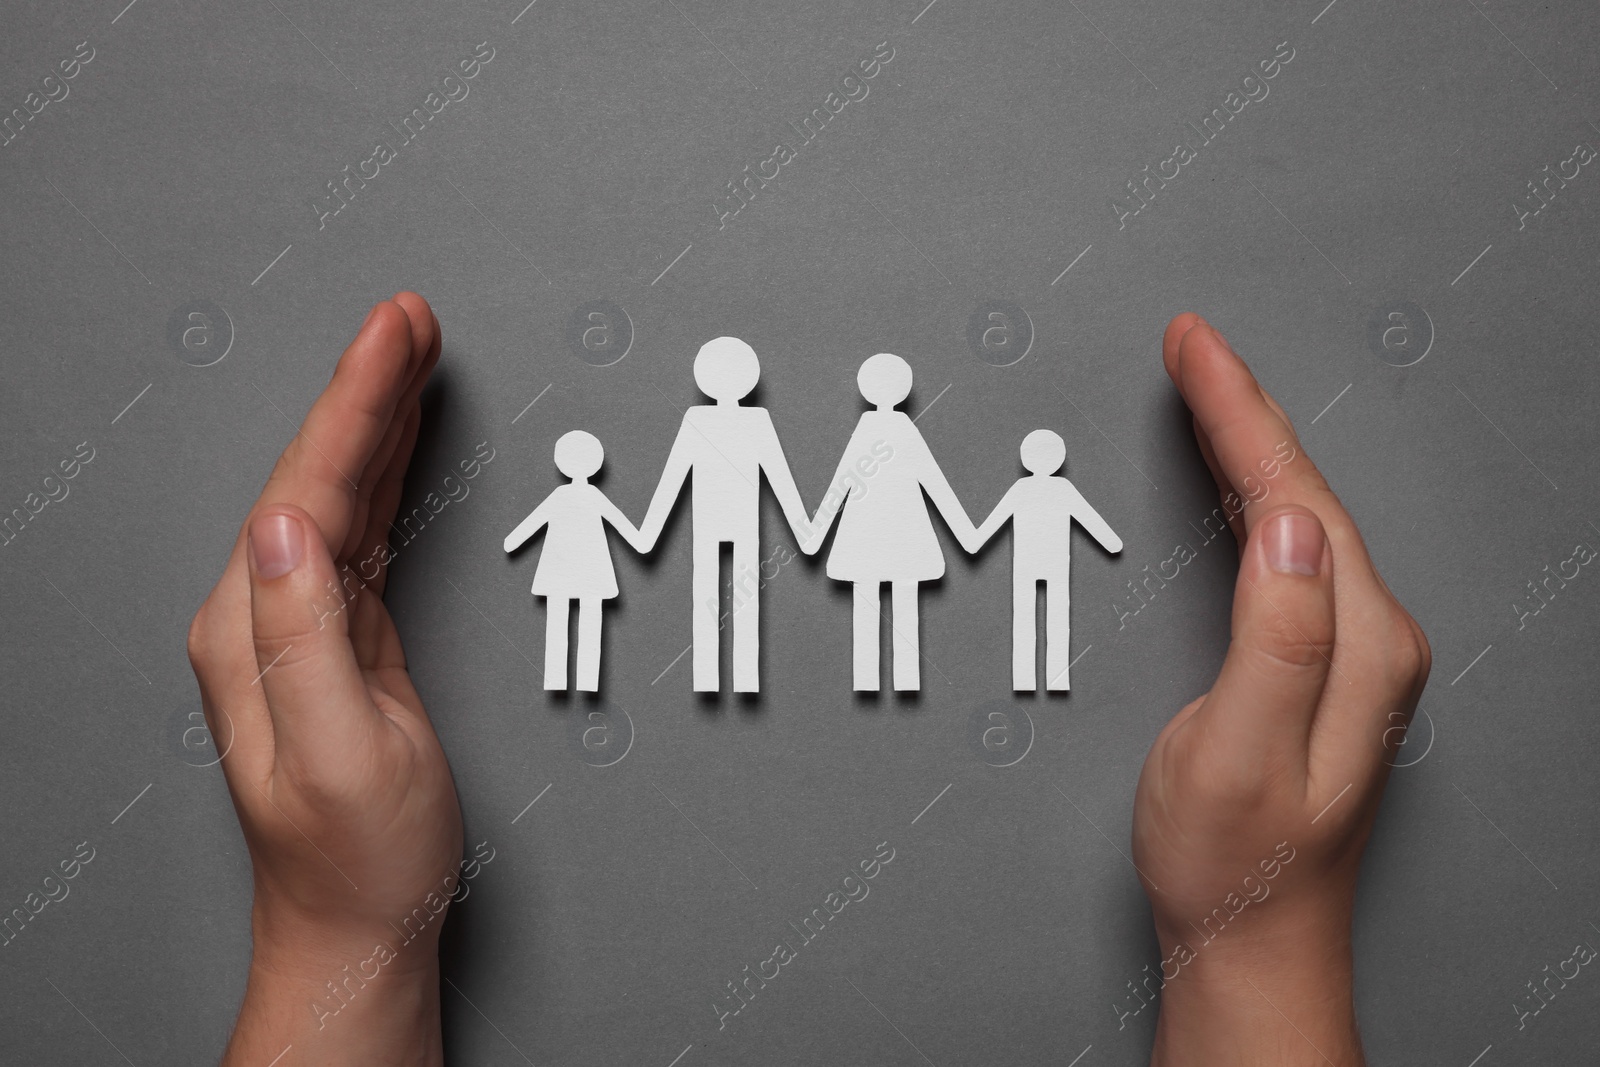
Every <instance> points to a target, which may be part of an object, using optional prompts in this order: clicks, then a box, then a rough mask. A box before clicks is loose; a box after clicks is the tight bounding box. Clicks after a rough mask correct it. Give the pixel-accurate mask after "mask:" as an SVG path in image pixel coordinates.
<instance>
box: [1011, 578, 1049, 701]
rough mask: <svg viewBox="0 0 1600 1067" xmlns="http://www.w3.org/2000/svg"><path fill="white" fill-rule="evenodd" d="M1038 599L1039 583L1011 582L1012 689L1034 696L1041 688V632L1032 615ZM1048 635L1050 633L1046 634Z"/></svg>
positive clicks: (1030, 579) (1021, 579)
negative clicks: (1032, 693) (1039, 633)
mask: <svg viewBox="0 0 1600 1067" xmlns="http://www.w3.org/2000/svg"><path fill="white" fill-rule="evenodd" d="M1038 598H1039V588H1038V583H1037V582H1036V581H1034V580H1033V579H1032V578H1030V577H1023V576H1022V575H1014V576H1013V577H1012V579H1011V688H1012V689H1013V690H1014V691H1016V692H1018V693H1031V692H1033V691H1034V690H1035V689H1037V688H1039V681H1038V677H1037V673H1038V666H1037V664H1038V652H1037V648H1038V642H1039V637H1038V631H1037V628H1036V627H1035V625H1034V621H1033V616H1034V611H1035V610H1036V605H1037V603H1038ZM1046 633H1047V634H1048V630H1047V631H1046Z"/></svg>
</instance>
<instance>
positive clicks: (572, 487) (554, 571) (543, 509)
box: [505, 430, 654, 693]
mask: <svg viewBox="0 0 1600 1067" xmlns="http://www.w3.org/2000/svg"><path fill="white" fill-rule="evenodd" d="M605 456H606V454H605V449H604V448H602V447H601V446H600V441H599V440H598V439H597V438H596V437H595V436H594V435H593V434H590V433H585V432H584V431H583V430H573V431H571V432H570V433H565V434H562V435H561V439H560V440H558V441H557V442H556V449H555V461H556V469H558V470H559V471H560V472H561V473H562V474H564V475H566V476H567V477H568V478H570V479H572V481H571V482H570V483H568V484H567V485H563V486H560V487H559V488H557V489H556V490H555V491H554V492H552V493H551V494H550V495H549V496H547V497H545V499H544V502H543V503H541V504H540V505H539V506H538V507H536V508H534V509H533V513H532V514H530V515H529V516H528V517H527V518H525V519H523V520H522V521H521V522H520V523H518V524H517V528H516V529H515V530H512V531H511V533H510V534H509V535H507V537H506V542H505V548H506V551H507V552H513V551H515V550H516V549H517V548H518V547H519V546H520V545H522V544H523V542H525V541H527V540H528V539H529V538H531V537H533V536H534V535H535V534H537V533H538V532H539V531H540V530H541V529H544V528H546V527H548V529H547V530H546V533H545V538H544V551H543V552H542V553H541V554H540V556H539V568H538V570H536V571H535V572H534V576H533V594H534V596H542V597H544V598H545V631H544V687H545V688H546V689H563V690H564V689H566V688H567V627H568V622H569V620H570V618H571V612H572V602H573V601H577V602H578V672H577V673H578V677H577V688H578V689H579V690H580V691H582V692H587V693H593V692H597V691H598V690H599V688H600V635H601V626H600V610H601V602H602V601H605V600H610V599H612V598H614V597H615V596H616V595H617V575H616V571H615V570H614V569H613V567H612V565H611V548H610V545H609V544H608V543H607V540H606V528H605V523H608V522H609V523H610V524H611V525H612V526H614V527H616V528H617V531H618V532H619V533H621V534H622V536H623V537H624V538H625V539H626V540H627V542H628V544H630V545H632V546H633V548H634V550H635V551H637V552H648V551H650V548H651V546H652V545H653V544H654V541H653V540H649V541H647V540H646V539H645V537H644V536H643V535H642V534H641V533H640V532H639V531H638V530H637V529H635V528H634V525H633V523H631V522H629V521H628V517H627V516H626V515H624V514H623V513H622V512H621V511H620V510H619V509H618V508H617V506H616V505H615V504H613V503H612V502H611V500H610V499H609V498H608V497H607V496H606V495H605V493H603V492H601V491H600V489H599V488H597V487H596V486H593V485H591V484H589V478H590V477H591V476H593V475H594V473H595V472H596V471H598V470H599V469H600V465H601V464H602V463H604V462H605Z"/></svg>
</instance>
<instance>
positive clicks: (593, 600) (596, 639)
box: [578, 597, 605, 693]
mask: <svg viewBox="0 0 1600 1067" xmlns="http://www.w3.org/2000/svg"><path fill="white" fill-rule="evenodd" d="M604 604H605V601H603V600H601V599H600V598H599V597H584V598H583V599H582V600H580V601H578V690H579V691H580V692H583V693H598V692H599V691H600V618H601V616H600V612H601V610H602V606H603V605H604Z"/></svg>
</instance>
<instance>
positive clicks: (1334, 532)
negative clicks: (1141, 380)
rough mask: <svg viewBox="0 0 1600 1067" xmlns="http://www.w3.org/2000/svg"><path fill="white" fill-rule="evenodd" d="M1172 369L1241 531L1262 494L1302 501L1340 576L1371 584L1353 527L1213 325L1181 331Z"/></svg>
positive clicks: (1251, 523)
mask: <svg viewBox="0 0 1600 1067" xmlns="http://www.w3.org/2000/svg"><path fill="white" fill-rule="evenodd" d="M1169 366H1170V365H1169ZM1175 371H1176V373H1175V374H1174V377H1173V380H1174V381H1175V382H1176V383H1177V386H1178V390H1179V392H1181V393H1182V394H1183V399H1184V401H1185V402H1186V403H1187V404H1188V405H1189V410H1191V411H1192V412H1194V416H1195V420H1196V422H1198V423H1199V425H1200V428H1201V429H1202V430H1203V431H1204V432H1205V435H1206V438H1207V439H1208V440H1209V441H1210V443H1211V448H1212V451H1213V453H1214V455H1215V456H1216V461H1217V466H1218V468H1219V469H1220V471H1221V473H1222V474H1223V475H1224V476H1225V477H1226V478H1227V479H1228V481H1229V482H1230V483H1232V485H1233V487H1234V489H1235V491H1236V492H1238V493H1239V495H1240V497H1241V498H1242V500H1243V505H1242V507H1243V515H1244V523H1245V531H1246V534H1248V533H1249V532H1250V531H1251V530H1253V529H1254V528H1255V526H1256V523H1257V522H1258V521H1259V520H1260V517H1261V515H1262V509H1261V508H1260V507H1258V506H1257V505H1259V504H1260V503H1261V502H1263V501H1265V500H1266V499H1267V498H1268V497H1271V498H1273V503H1274V506H1276V505H1277V504H1300V505H1303V506H1305V507H1308V508H1310V509H1311V510H1312V511H1314V512H1316V514H1317V518H1318V519H1320V520H1321V521H1322V524H1323V527H1324V528H1325V529H1326V530H1327V533H1328V538H1329V541H1330V542H1331V543H1332V545H1333V549H1334V552H1335V553H1336V554H1337V555H1338V556H1339V557H1340V559H1339V566H1340V570H1341V572H1342V575H1343V576H1344V577H1346V578H1349V577H1360V578H1361V579H1362V580H1364V581H1367V582H1377V574H1376V572H1375V571H1374V570H1373V569H1372V561H1371V559H1370V558H1369V557H1368V555H1367V548H1366V545H1365V543H1363V542H1362V540H1361V534H1360V532H1359V531H1358V530H1357V529H1356V526H1355V523H1354V521H1352V520H1351V518H1350V515H1349V513H1348V512H1346V511H1345V509H1344V505H1343V504H1342V503H1340V501H1339V498H1338V497H1337V496H1336V495H1334V492H1333V490H1332V489H1330V488H1329V487H1328V483H1327V480H1326V479H1324V478H1323V476H1322V472H1321V471H1319V470H1318V469H1317V466H1316V464H1315V463H1313V462H1312V461H1311V457H1310V456H1308V455H1306V453H1305V448H1304V447H1303V446H1302V445H1301V444H1300V439H1299V437H1298V436H1297V435H1296V434H1295V432H1294V427H1293V425H1291V424H1290V422H1289V420H1288V418H1286V417H1285V416H1284V414H1283V411H1282V409H1281V408H1279V407H1278V406H1277V405H1276V404H1275V403H1273V401H1272V399H1271V398H1270V397H1269V396H1267V394H1266V392H1265V391H1264V390H1263V389H1262V388H1261V386H1260V384H1259V383H1258V382H1257V381H1256V379H1255V375H1253V374H1251V373H1250V368H1249V367H1247V366H1246V365H1245V363H1244V360H1242V359H1240V358H1239V357H1238V355H1237V354H1235V352H1234V351H1233V349H1232V347H1231V346H1229V344H1228V342H1227V341H1226V340H1224V339H1223V337H1222V335H1221V334H1220V333H1218V332H1217V331H1216V329H1215V328H1214V327H1213V326H1211V325H1210V324H1209V323H1205V322H1200V323H1197V324H1195V325H1194V326H1193V327H1192V328H1190V329H1189V330H1188V331H1187V332H1185V333H1184V335H1183V338H1182V340H1181V341H1180V342H1179V344H1178V351H1177V361H1176V367H1175ZM1384 591H1385V593H1387V589H1385V590H1384Z"/></svg>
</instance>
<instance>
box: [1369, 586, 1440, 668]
mask: <svg viewBox="0 0 1600 1067" xmlns="http://www.w3.org/2000/svg"><path fill="white" fill-rule="evenodd" d="M1375 636H1376V637H1377V640H1378V653H1377V656H1376V657H1375V659H1376V660H1377V663H1376V664H1375V666H1376V667H1377V668H1378V670H1379V672H1380V675H1381V677H1382V678H1383V679H1384V680H1385V681H1386V682H1388V683H1389V684H1390V685H1391V686H1394V687H1396V688H1404V689H1411V688H1413V687H1415V686H1416V685H1417V684H1419V683H1420V682H1422V681H1424V680H1425V679H1426V678H1427V677H1428V673H1429V671H1430V670H1431V669H1432V667H1433V650H1432V649H1431V648H1430V647H1429V645H1428V638H1427V636H1426V635H1425V634H1424V633H1423V632H1422V627H1421V626H1419V625H1417V622H1416V620H1415V619H1413V618H1412V617H1411V616H1410V614H1408V613H1407V612H1406V610H1405V609H1404V608H1401V607H1400V606H1399V605H1396V606H1395V607H1394V609H1393V610H1392V611H1391V612H1390V614H1389V617H1388V619H1387V620H1386V621H1385V622H1384V624H1383V625H1381V626H1379V627H1377V634H1376V635H1375Z"/></svg>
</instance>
